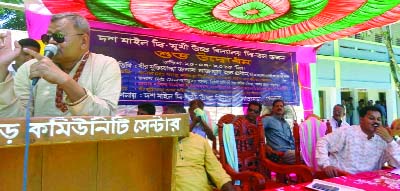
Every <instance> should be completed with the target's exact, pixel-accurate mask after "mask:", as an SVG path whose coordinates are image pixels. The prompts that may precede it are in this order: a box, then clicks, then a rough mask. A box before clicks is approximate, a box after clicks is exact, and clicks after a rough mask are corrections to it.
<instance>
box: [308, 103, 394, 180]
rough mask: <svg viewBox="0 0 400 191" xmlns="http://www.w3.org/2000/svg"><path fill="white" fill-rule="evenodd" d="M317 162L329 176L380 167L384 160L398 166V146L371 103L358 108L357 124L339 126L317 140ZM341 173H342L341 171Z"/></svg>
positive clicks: (372, 169)
mask: <svg viewBox="0 0 400 191" xmlns="http://www.w3.org/2000/svg"><path fill="white" fill-rule="evenodd" d="M316 158H317V161H318V165H319V166H321V167H322V168H323V170H324V171H325V173H326V174H327V175H328V176H330V177H335V176H338V175H339V174H340V173H341V172H343V173H352V174H353V173H359V172H366V171H374V170H379V169H381V168H382V166H383V164H384V163H385V162H389V164H390V165H391V166H395V167H400V146H399V145H398V144H397V143H396V141H394V140H393V137H392V136H391V135H390V134H389V131H388V130H387V129H385V128H384V127H383V126H382V124H381V113H380V111H379V109H378V108H376V107H374V106H367V107H364V108H363V109H361V112H360V125H353V126H350V127H343V128H340V129H338V130H336V131H334V132H332V133H330V134H328V135H326V136H325V137H322V138H321V139H319V140H318V143H317V153H316ZM343 173H342V174H343Z"/></svg>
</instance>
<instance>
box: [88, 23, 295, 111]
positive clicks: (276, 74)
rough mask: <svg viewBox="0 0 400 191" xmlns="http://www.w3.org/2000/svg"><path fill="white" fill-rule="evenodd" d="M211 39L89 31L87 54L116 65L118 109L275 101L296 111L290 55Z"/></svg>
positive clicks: (98, 28) (120, 30) (118, 30)
mask: <svg viewBox="0 0 400 191" xmlns="http://www.w3.org/2000/svg"><path fill="white" fill-rule="evenodd" d="M130 28H131V27H130ZM135 30H137V31H138V32H137V33H135ZM154 31H156V32H154ZM180 35H182V34H180ZM187 35H190V34H187ZM208 38H209V37H208ZM215 39H216V40H215V41H214V42H212V41H211V42H210V41H207V42H204V41H202V40H201V39H199V38H176V36H173V35H169V36H167V35H157V30H152V32H151V33H148V34H146V30H143V29H132V28H131V29H130V31H126V30H123V28H122V27H116V26H114V25H111V24H103V25H101V26H100V25H98V26H96V25H92V30H91V51H93V52H96V53H101V54H105V55H108V56H111V57H114V58H115V59H117V60H118V61H119V64H120V67H121V72H122V92H121V96H120V102H119V104H120V105H137V104H139V103H142V102H148V101H150V102H152V103H155V104H156V105H164V104H166V103H184V104H185V105H186V104H187V103H188V101H190V100H193V99H201V100H203V101H204V102H205V104H206V106H217V107H236V106H238V107H241V106H243V105H247V103H248V102H250V101H253V100H255V101H261V102H270V101H271V100H274V99H276V98H283V99H284V100H285V102H286V103H287V104H290V105H299V85H298V75H297V68H296V66H297V65H296V63H297V62H296V52H295V51H291V50H288V51H277V50H270V49H263V48H249V47H241V46H240V43H239V44H238V43H237V40H233V39H232V41H236V43H235V44H234V46H232V45H229V43H228V44H227V43H226V41H230V40H231V39H224V40H223V41H224V42H225V43H223V44H222V43H219V41H218V39H222V38H215ZM232 44H233V43H232Z"/></svg>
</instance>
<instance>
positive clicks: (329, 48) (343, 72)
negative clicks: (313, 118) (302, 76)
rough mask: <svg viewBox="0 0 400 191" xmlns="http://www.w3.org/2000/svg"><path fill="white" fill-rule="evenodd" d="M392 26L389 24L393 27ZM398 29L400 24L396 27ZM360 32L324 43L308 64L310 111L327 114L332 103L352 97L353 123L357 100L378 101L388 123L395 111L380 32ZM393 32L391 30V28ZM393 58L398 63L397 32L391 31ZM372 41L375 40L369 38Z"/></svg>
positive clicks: (357, 119)
mask: <svg viewBox="0 0 400 191" xmlns="http://www.w3.org/2000/svg"><path fill="white" fill-rule="evenodd" d="M395 28H396V27H392V29H395ZM398 28H399V30H400V27H398ZM370 33H371V34H368V35H365V37H364V36H362V35H355V36H353V37H352V38H346V39H340V40H336V41H333V42H329V43H325V44H324V45H323V46H322V47H321V48H320V49H319V50H318V55H317V63H316V64H315V65H312V66H311V69H312V79H313V80H312V81H313V84H312V89H313V102H314V111H315V113H316V114H319V115H320V116H321V117H322V118H330V117H331V116H332V109H333V106H334V105H335V104H340V103H342V100H348V98H349V97H352V98H353V99H352V104H353V106H354V111H353V112H354V113H353V116H352V120H353V123H354V124H358V123H359V114H358V112H357V107H358V106H359V104H358V102H359V101H360V100H364V101H365V103H367V102H368V101H370V100H372V101H373V102H374V103H373V104H375V101H380V102H381V103H383V105H385V106H386V113H387V121H388V124H389V125H390V123H391V121H393V119H396V118H397V116H398V113H399V104H398V103H399V99H398V96H397V94H396V90H395V87H394V83H393V79H392V77H391V71H390V66H389V56H388V53H387V49H386V46H385V44H384V43H382V42H383V40H382V35H380V32H378V31H372V32H370ZM392 33H394V32H392ZM392 39H393V44H394V46H393V47H394V48H393V49H394V52H395V55H396V61H397V62H398V63H400V62H399V61H400V47H399V46H396V45H400V36H398V35H393V36H392ZM373 41H375V42H373Z"/></svg>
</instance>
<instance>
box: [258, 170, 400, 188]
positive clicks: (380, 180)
mask: <svg viewBox="0 0 400 191" xmlns="http://www.w3.org/2000/svg"><path fill="white" fill-rule="evenodd" d="M325 181H328V182H333V183H336V184H341V185H346V186H351V187H354V188H359V189H364V190H366V191H377V190H378V191H394V190H400V175H396V174H392V173H390V170H380V171H375V172H363V173H359V174H355V175H348V176H341V177H336V178H330V179H326V180H325ZM308 184H310V183H304V184H297V185H292V186H285V187H281V188H275V189H268V190H264V191H273V190H275V191H278V190H279V191H286V190H287V191H289V190H290V191H294V190H304V191H306V190H307V191H308V190H309V189H307V188H305V186H307V185H308Z"/></svg>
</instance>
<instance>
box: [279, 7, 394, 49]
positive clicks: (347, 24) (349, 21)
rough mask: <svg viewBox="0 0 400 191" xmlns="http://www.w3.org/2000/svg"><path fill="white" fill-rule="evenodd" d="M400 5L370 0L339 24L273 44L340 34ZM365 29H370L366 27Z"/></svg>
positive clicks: (286, 38) (335, 23) (282, 39)
mask: <svg viewBox="0 0 400 191" xmlns="http://www.w3.org/2000/svg"><path fill="white" fill-rule="evenodd" d="M399 3H400V0H385V1H382V0H368V1H367V3H366V4H364V5H363V6H361V7H360V8H359V9H358V10H357V11H355V12H353V13H352V14H349V15H348V16H346V17H345V18H343V19H341V20H338V21H337V22H334V23H332V24H330V25H326V26H322V27H319V28H317V29H314V30H311V31H308V32H306V33H302V34H298V35H294V36H290V37H285V38H281V39H277V40H274V41H273V42H276V43H282V44H290V43H295V42H298V41H302V40H307V39H310V38H315V37H318V36H322V35H327V34H331V33H333V32H338V31H341V30H344V29H346V28H351V27H354V26H355V25H357V24H361V23H363V22H366V21H368V20H371V19H373V18H374V17H377V16H380V15H382V14H383V13H385V12H386V11H389V10H390V9H392V8H394V7H396V6H398V5H399ZM365 29H368V28H367V27H365Z"/></svg>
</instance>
